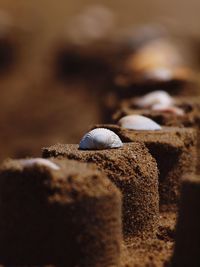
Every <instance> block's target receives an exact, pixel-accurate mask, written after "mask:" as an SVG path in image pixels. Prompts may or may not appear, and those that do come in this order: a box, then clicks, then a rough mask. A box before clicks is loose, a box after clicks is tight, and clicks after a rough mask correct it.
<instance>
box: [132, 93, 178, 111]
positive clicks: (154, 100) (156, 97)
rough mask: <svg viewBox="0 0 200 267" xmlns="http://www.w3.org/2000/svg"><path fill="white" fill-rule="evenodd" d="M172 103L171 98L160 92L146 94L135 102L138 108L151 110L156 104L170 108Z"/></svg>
mask: <svg viewBox="0 0 200 267" xmlns="http://www.w3.org/2000/svg"><path fill="white" fill-rule="evenodd" d="M173 103H174V100H173V98H172V97H171V96H170V95H169V94H168V93H167V92H165V91H162V90H158V91H154V92H151V93H148V94H146V95H144V96H143V97H141V98H138V99H136V100H135V104H136V105H137V106H138V107H140V108H151V107H152V106H154V105H156V104H161V105H164V106H171V105H173Z"/></svg>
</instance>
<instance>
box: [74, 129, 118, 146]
mask: <svg viewBox="0 0 200 267" xmlns="http://www.w3.org/2000/svg"><path fill="white" fill-rule="evenodd" d="M122 146H123V143H122V141H121V140H120V138H119V136H118V135H116V134H115V133H114V132H113V131H110V130H108V129H105V128H97V129H94V130H92V131H90V132H88V133H87V134H85V135H84V136H83V138H82V140H81V142H80V144H79V148H80V149H106V148H117V147H122Z"/></svg>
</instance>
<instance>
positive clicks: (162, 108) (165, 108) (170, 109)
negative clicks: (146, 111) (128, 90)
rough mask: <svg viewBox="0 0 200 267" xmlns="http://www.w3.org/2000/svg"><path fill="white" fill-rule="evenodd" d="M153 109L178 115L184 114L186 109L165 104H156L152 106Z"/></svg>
mask: <svg viewBox="0 0 200 267" xmlns="http://www.w3.org/2000/svg"><path fill="white" fill-rule="evenodd" d="M152 110H156V111H160V112H165V113H171V114H174V115H177V116H183V115H184V114H185V112H184V110H183V109H181V108H178V107H175V106H164V105H162V104H156V105H153V106H152Z"/></svg>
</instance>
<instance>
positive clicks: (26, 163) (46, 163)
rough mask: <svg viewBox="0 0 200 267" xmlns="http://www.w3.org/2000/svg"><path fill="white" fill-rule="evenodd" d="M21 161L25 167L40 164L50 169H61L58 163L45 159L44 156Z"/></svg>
mask: <svg viewBox="0 0 200 267" xmlns="http://www.w3.org/2000/svg"><path fill="white" fill-rule="evenodd" d="M19 161H20V163H21V164H22V166H23V167H33V166H35V165H40V166H46V167H49V168H50V169H53V170H59V169H60V168H59V166H58V165H57V164H55V163H53V162H51V161H50V160H48V159H43V158H31V159H20V160H19Z"/></svg>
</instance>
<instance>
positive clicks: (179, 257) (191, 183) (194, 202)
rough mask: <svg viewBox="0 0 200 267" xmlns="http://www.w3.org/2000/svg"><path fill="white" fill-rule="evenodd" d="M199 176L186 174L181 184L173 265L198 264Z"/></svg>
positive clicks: (199, 221)
mask: <svg viewBox="0 0 200 267" xmlns="http://www.w3.org/2000/svg"><path fill="white" fill-rule="evenodd" d="M199 210H200V177H199V176H195V175H190V176H189V175H188V176H187V177H186V178H185V180H184V182H183V186H182V195H181V202H180V213H179V218H178V224H177V233H176V245H175V251H174V255H173V259H172V266H173V267H179V266H181V267H190V266H192V267H198V266H200V256H199V255H200V245H199V244H200V227H199V226H200V212H199Z"/></svg>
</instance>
